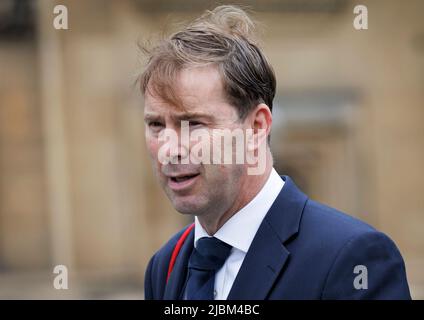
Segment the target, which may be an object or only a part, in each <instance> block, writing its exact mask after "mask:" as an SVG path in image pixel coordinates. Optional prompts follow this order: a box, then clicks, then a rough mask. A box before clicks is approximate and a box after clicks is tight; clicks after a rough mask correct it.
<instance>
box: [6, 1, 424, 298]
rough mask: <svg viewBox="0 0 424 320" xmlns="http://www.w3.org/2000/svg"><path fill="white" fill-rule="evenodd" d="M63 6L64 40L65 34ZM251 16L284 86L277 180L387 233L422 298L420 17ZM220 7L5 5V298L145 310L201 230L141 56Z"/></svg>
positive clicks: (334, 7)
mask: <svg viewBox="0 0 424 320" xmlns="http://www.w3.org/2000/svg"><path fill="white" fill-rule="evenodd" d="M59 3H60V4H63V5H65V6H66V7H67V8H68V15H69V29H68V30H56V29H54V28H53V24H52V22H53V19H54V17H55V15H54V14H53V8H54V6H55V5H56V4H59ZM242 3H244V4H247V5H250V7H251V9H252V10H253V11H254V12H255V14H254V17H255V18H256V20H257V21H259V22H260V28H259V33H260V36H261V37H262V45H263V47H264V49H265V52H266V54H267V56H268V57H269V59H270V61H271V63H272V64H273V66H274V69H275V72H276V75H277V82H278V90H277V97H276V103H275V104H276V106H275V109H274V127H273V133H272V139H271V142H272V148H273V153H274V156H275V167H276V168H277V169H278V171H279V172H280V174H288V175H291V176H292V177H293V178H294V179H295V181H296V182H297V183H298V184H299V185H300V186H301V187H302V188H303V189H304V191H306V192H307V193H308V194H309V195H310V196H311V198H313V199H316V200H318V201H321V202H324V203H327V204H329V205H331V206H334V207H336V208H339V209H341V210H343V211H346V212H348V213H350V214H352V215H354V216H357V217H359V218H361V219H363V220H365V221H367V222H368V223H370V224H372V225H374V226H375V227H377V228H379V229H380V230H382V231H383V232H385V233H387V234H388V235H389V236H390V237H391V238H392V239H393V240H394V241H395V242H396V243H397V245H398V246H399V248H400V250H401V252H402V253H403V256H404V258H405V261H406V266H407V272H408V278H409V282H410V285H411V291H412V294H413V296H414V297H415V298H424V271H423V270H424V232H423V228H424V197H423V191H424V165H423V163H424V125H423V119H424V105H423V102H424V76H423V75H424V20H423V19H422V12H423V11H424V3H423V2H422V1H419V0H416V1H412V0H411V1H408V2H401V1H394V0H390V1H389V0H387V1H386V0H384V1H383V0H379V1H378V0H377V1H360V2H356V1H347V0H302V1H295V0H281V1H274V0H265V1H257V2H254V1H244V2H242ZM357 4H364V5H366V6H367V8H368V15H369V17H368V18H369V22H368V26H369V29H368V30H362V31H358V30H355V29H354V27H353V24H352V22H353V19H354V17H355V15H354V14H353V8H354V6H355V5H357ZM214 6H215V3H214V2H210V1H209V2H208V1H191V0H189V1H187V0H186V1H182V0H172V1H165V0H155V1H152V0H123V1H112V0H91V1H77V0H66V1H60V2H56V1H53V0H40V1H23V0H22V1H11V0H2V1H1V4H0V74H1V77H0V298H55V299H61V298H65V299H66V298H142V296H143V295H142V294H143V289H142V286H143V275H144V270H145V267H146V263H147V261H148V259H149V257H150V256H151V255H152V253H153V252H154V251H155V250H157V249H158V248H159V247H160V246H161V245H162V244H163V242H164V241H165V240H166V239H168V238H169V236H170V235H172V234H173V233H174V232H175V231H177V230H178V229H179V228H181V227H182V226H183V225H185V224H186V223H187V222H188V221H189V220H188V218H187V217H183V216H181V215H180V214H178V213H176V212H175V211H174V210H173V209H172V208H171V206H170V204H169V203H168V201H167V199H166V197H165V195H164V194H163V193H162V191H161V190H160V189H159V187H158V185H157V184H156V182H155V180H154V177H153V175H152V172H151V166H150V163H149V160H148V158H147V155H146V150H145V146H144V137H143V132H144V128H143V110H142V107H143V105H142V99H141V96H140V93H139V92H138V90H137V87H136V86H134V81H135V80H136V76H137V73H138V72H139V71H140V68H141V66H142V61H141V60H140V58H141V55H140V53H139V50H138V47H137V42H138V41H140V40H145V39H149V38H153V40H154V39H155V37H156V36H160V34H161V33H162V32H163V31H165V32H167V31H170V30H173V29H174V28H175V27H176V26H175V24H174V22H182V21H186V20H188V19H191V18H193V17H196V16H198V15H199V14H200V13H201V12H202V11H203V10H204V9H207V8H213V7H214ZM59 264H63V265H66V266H67V267H68V270H69V289H68V290H55V289H54V288H53V279H54V277H55V274H53V268H54V266H55V265H59Z"/></svg>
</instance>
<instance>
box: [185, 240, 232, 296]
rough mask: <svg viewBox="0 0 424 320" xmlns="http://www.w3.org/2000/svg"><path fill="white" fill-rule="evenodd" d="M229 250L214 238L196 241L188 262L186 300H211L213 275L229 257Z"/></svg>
mask: <svg viewBox="0 0 424 320" xmlns="http://www.w3.org/2000/svg"><path fill="white" fill-rule="evenodd" d="M231 248H232V247H231V246H230V245H228V244H226V243H225V242H222V241H221V240H219V239H217V238H214V237H210V238H208V237H203V238H200V239H199V240H197V247H196V248H194V249H193V253H192V254H191V256H190V260H189V262H188V280H187V286H186V299H187V300H213V298H214V294H213V291H214V282H215V273H216V272H217V271H218V270H219V269H220V268H221V267H222V265H223V264H224V262H225V260H226V259H227V257H228V256H229V255H230V252H231Z"/></svg>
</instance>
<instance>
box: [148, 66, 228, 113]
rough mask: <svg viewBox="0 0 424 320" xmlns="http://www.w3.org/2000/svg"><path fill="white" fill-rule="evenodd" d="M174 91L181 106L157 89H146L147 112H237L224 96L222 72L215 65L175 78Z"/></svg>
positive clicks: (190, 69)
mask: <svg viewBox="0 0 424 320" xmlns="http://www.w3.org/2000/svg"><path fill="white" fill-rule="evenodd" d="M173 90H175V94H176V95H177V96H178V100H180V101H181V104H182V106H176V105H175V104H173V103H170V102H167V101H165V100H164V99H162V98H161V97H160V96H159V95H158V94H156V93H155V92H154V90H146V93H145V97H144V105H145V106H144V112H145V113H158V114H160V115H163V114H168V113H171V114H172V113H185V112H190V113H193V112H203V113H209V114H215V113H217V112H225V110H226V109H231V110H233V109H234V108H233V107H232V106H231V105H230V104H229V103H228V101H227V99H226V97H225V91H224V87H223V83H222V79H221V75H220V73H219V71H218V70H217V69H216V68H215V67H212V66H207V67H192V68H185V69H183V70H181V71H180V72H179V74H178V75H177V77H176V79H175V85H174V87H173ZM231 113H232V112H231Z"/></svg>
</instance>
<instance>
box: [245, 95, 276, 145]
mask: <svg viewBox="0 0 424 320" xmlns="http://www.w3.org/2000/svg"><path fill="white" fill-rule="evenodd" d="M248 119H249V126H250V128H251V129H253V135H252V136H251V137H250V138H249V141H248V150H249V151H255V150H256V149H258V148H259V146H260V145H261V144H262V143H268V142H267V140H268V135H269V134H270V132H271V125H272V114H271V110H270V109H269V107H268V106H267V105H266V104H264V103H261V104H258V105H257V106H256V108H255V109H254V110H253V111H252V112H251V113H250V115H249V117H248Z"/></svg>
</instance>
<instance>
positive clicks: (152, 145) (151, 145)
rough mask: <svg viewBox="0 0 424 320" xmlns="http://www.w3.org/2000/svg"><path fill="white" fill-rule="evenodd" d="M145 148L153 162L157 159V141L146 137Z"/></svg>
mask: <svg viewBox="0 0 424 320" xmlns="http://www.w3.org/2000/svg"><path fill="white" fill-rule="evenodd" d="M146 146H147V150H148V151H149V155H150V157H151V158H152V159H153V160H155V159H157V157H158V150H159V147H160V145H159V141H158V139H155V138H152V137H149V136H146Z"/></svg>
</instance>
